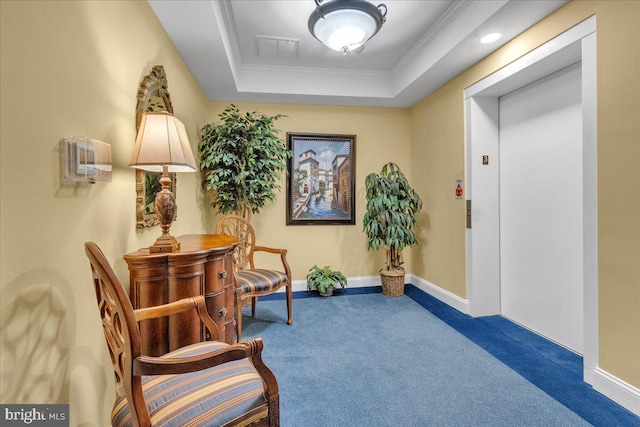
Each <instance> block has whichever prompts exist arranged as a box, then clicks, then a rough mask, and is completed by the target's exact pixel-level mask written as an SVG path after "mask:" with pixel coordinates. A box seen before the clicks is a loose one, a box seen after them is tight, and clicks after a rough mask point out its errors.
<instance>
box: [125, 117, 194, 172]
mask: <svg viewBox="0 0 640 427" xmlns="http://www.w3.org/2000/svg"><path fill="white" fill-rule="evenodd" d="M129 166H133V167H134V168H138V169H144V170H146V171H150V172H162V167H163V166H167V167H168V172H195V171H196V170H197V169H196V162H195V159H194V158H193V152H192V151H191V145H190V144H189V138H188V136H187V131H186V129H185V127H184V124H183V123H182V122H181V121H180V120H178V119H177V118H175V116H174V115H173V114H171V113H167V112H161V113H144V114H143V115H142V121H141V122H140V128H139V129H138V136H137V137H136V145H135V147H134V149H133V154H132V155H131V162H130V163H129Z"/></svg>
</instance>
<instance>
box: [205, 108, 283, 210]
mask: <svg viewBox="0 0 640 427" xmlns="http://www.w3.org/2000/svg"><path fill="white" fill-rule="evenodd" d="M218 117H219V118H220V121H219V122H217V123H211V124H206V125H204V126H203V127H202V129H201V131H200V144H199V146H198V151H199V154H200V170H201V172H202V175H203V187H204V189H205V190H207V191H209V192H211V193H212V195H213V201H212V203H211V206H212V207H213V208H215V209H217V210H218V211H219V212H220V213H222V214H229V213H235V214H236V215H239V216H242V217H243V218H245V219H247V220H250V218H251V214H252V213H258V212H259V211H260V209H262V208H263V207H264V206H265V205H266V204H267V203H269V202H273V201H274V200H275V199H276V190H279V189H280V185H279V183H278V182H279V180H280V176H281V174H282V172H283V171H285V170H286V161H287V159H288V158H289V157H291V152H290V150H288V149H287V148H286V146H285V143H284V141H282V140H281V139H280V138H279V137H278V133H279V130H278V129H276V128H275V125H274V122H275V121H276V120H278V119H280V118H282V117H284V116H283V115H281V114H277V115H275V116H268V115H265V114H263V113H258V112H255V111H254V112H251V113H248V112H247V113H242V112H241V111H240V110H239V109H238V107H236V106H235V105H233V104H232V105H230V106H229V107H227V108H226V109H225V110H224V111H223V112H222V113H220V114H219V115H218Z"/></svg>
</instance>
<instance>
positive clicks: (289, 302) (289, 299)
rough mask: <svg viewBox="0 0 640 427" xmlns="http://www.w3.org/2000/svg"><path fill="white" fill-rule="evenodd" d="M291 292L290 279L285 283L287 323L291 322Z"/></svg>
mask: <svg viewBox="0 0 640 427" xmlns="http://www.w3.org/2000/svg"><path fill="white" fill-rule="evenodd" d="M292 299H293V292H292V291H291V280H289V283H287V325H290V324H292V323H293V319H292V318H291V306H292Z"/></svg>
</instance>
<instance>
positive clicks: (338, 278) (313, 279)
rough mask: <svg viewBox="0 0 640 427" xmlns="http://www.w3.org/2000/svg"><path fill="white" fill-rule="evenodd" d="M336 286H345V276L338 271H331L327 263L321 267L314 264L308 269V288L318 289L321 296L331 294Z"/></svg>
mask: <svg viewBox="0 0 640 427" xmlns="http://www.w3.org/2000/svg"><path fill="white" fill-rule="evenodd" d="M338 286H340V287H342V288H344V287H345V286H347V278H346V277H344V274H342V273H340V272H339V271H333V270H332V269H331V267H329V266H328V265H325V266H324V267H322V268H320V267H318V266H317V265H314V266H313V267H311V268H310V269H309V274H307V289H308V290H310V291H318V292H319V293H320V295H321V296H323V297H328V296H331V295H333V291H334V290H335V289H336V288H337V287H338Z"/></svg>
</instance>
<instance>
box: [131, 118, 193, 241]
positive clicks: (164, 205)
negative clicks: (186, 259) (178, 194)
mask: <svg viewBox="0 0 640 427" xmlns="http://www.w3.org/2000/svg"><path fill="white" fill-rule="evenodd" d="M129 166H132V167H134V168H138V169H143V170H145V171H149V172H162V177H160V185H161V186H162V190H160V191H159V192H158V193H157V194H156V203H155V204H156V214H157V215H158V220H159V221H160V227H162V235H161V236H160V237H158V239H157V240H156V242H155V243H154V244H153V245H152V246H150V247H149V251H150V252H174V251H177V250H179V249H180V242H178V241H177V240H176V238H175V237H173V236H171V235H170V234H169V229H170V228H171V222H172V221H173V217H174V216H175V212H176V198H175V196H174V195H173V193H172V192H171V190H170V189H169V186H170V184H171V178H169V172H195V171H196V170H197V169H196V162H195V160H194V158H193V152H192V151H191V145H190V144H189V138H188V137H187V132H186V130H185V128H184V124H182V122H181V121H180V120H178V119H176V118H175V116H174V115H173V114H171V113H167V112H152V113H144V114H143V115H142V121H141V122H140V128H139V129H138V135H137V137H136V145H135V147H134V149H133V154H132V155H131V162H129Z"/></svg>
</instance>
